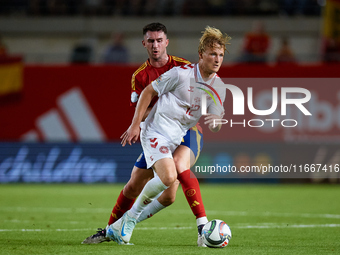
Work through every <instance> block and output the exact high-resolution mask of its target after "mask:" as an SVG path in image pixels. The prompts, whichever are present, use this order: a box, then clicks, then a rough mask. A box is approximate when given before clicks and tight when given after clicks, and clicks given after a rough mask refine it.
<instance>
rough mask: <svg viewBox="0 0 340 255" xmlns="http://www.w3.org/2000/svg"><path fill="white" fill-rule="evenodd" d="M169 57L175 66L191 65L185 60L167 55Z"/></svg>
mask: <svg viewBox="0 0 340 255" xmlns="http://www.w3.org/2000/svg"><path fill="white" fill-rule="evenodd" d="M169 57H170V58H171V62H173V63H174V64H175V66H179V65H187V64H191V63H190V61H188V60H186V59H185V58H180V57H176V56H173V55H169Z"/></svg>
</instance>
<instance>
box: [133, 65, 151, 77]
mask: <svg viewBox="0 0 340 255" xmlns="http://www.w3.org/2000/svg"><path fill="white" fill-rule="evenodd" d="M147 67H148V63H147V62H144V63H143V64H141V66H140V67H138V69H137V70H136V71H135V72H134V73H133V75H132V76H134V77H136V76H138V75H141V74H143V72H144V71H145V69H146V68H147Z"/></svg>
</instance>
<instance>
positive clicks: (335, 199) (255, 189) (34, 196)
mask: <svg viewBox="0 0 340 255" xmlns="http://www.w3.org/2000/svg"><path fill="white" fill-rule="evenodd" d="M122 187H123V186H122V185H106V184H105V185H74V184H72V185H42V184H41V185H24V184H22V185H0V198H1V199H0V201H1V207H0V221H1V227H0V229H1V230H0V246H1V249H0V254H138V255H140V254H148V255H150V254H162V255H164V254H227V253H228V254H339V253H340V242H339V233H340V203H339V194H340V186H338V185H230V184H224V185H208V184H202V185H201V190H202V194H203V200H204V202H205V208H206V211H207V214H208V218H209V219H222V220H224V221H226V222H227V224H228V225H229V226H230V228H231V230H232V235H233V237H232V239H231V241H230V244H229V245H228V246H227V247H226V248H223V249H209V248H200V247H196V241H197V230H196V222H195V218H194V216H193V215H192V213H191V210H190V208H189V206H188V205H187V203H186V200H185V198H184V195H183V193H182V191H181V189H179V190H178V192H177V198H176V202H175V203H174V204H173V205H171V206H170V207H169V208H167V209H165V210H163V211H162V212H160V213H159V214H158V215H156V216H154V217H152V218H151V219H148V220H146V221H144V222H142V223H140V224H138V225H137V227H136V229H135V231H134V233H133V236H132V238H131V242H132V243H134V244H135V245H134V246H122V245H117V244H116V243H113V242H110V243H101V244H97V245H83V244H80V243H81V241H83V240H84V239H85V238H86V237H87V236H89V235H91V234H93V233H95V230H96V229H97V228H98V227H105V226H106V223H107V220H108V218H109V214H110V212H111V209H112V206H113V205H114V202H115V200H116V198H117V196H118V194H119V192H120V190H121V189H122ZM23 230H25V231H23Z"/></svg>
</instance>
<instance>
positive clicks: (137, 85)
mask: <svg viewBox="0 0 340 255" xmlns="http://www.w3.org/2000/svg"><path fill="white" fill-rule="evenodd" d="M143 89H144V88H143V86H142V84H141V82H140V80H139V79H138V78H137V77H136V75H135V74H133V75H132V78H131V99H130V106H136V105H137V101H138V98H139V96H140V94H141V93H142V91H143Z"/></svg>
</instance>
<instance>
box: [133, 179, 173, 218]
mask: <svg viewBox="0 0 340 255" xmlns="http://www.w3.org/2000/svg"><path fill="white" fill-rule="evenodd" d="M167 188H168V186H165V185H164V183H163V182H162V181H161V179H160V178H159V177H158V176H155V177H154V178H152V179H151V180H150V181H148V182H147V184H146V185H145V186H144V189H143V190H142V193H141V194H140V195H139V196H138V198H137V199H136V201H135V203H134V204H133V206H132V208H131V209H130V210H129V211H128V214H129V216H130V217H133V218H136V219H138V217H139V215H140V214H141V213H142V211H143V210H144V209H145V208H146V206H147V205H148V204H150V203H151V202H152V201H153V200H154V199H155V197H156V196H157V195H158V194H159V193H161V192H162V191H164V190H166V189H167Z"/></svg>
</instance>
